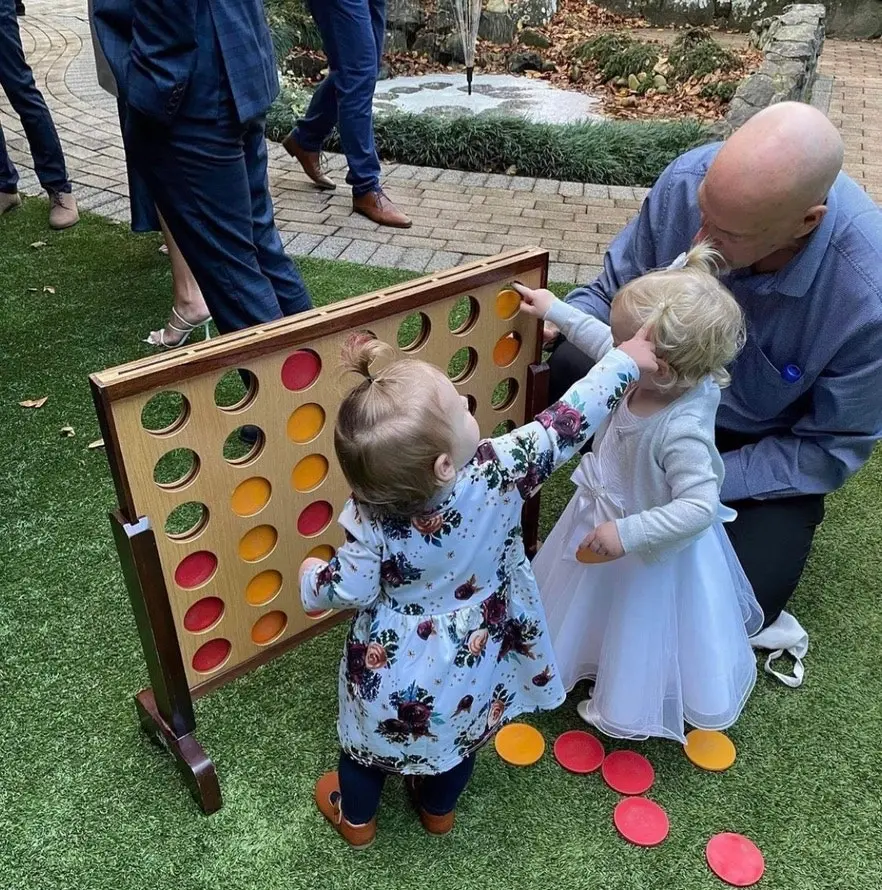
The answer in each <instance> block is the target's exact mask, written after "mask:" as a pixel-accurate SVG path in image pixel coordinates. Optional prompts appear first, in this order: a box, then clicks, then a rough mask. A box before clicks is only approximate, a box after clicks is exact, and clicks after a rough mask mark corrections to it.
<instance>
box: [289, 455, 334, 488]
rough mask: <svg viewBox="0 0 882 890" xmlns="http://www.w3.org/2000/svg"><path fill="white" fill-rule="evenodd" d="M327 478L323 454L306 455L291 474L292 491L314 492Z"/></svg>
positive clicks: (326, 462)
mask: <svg viewBox="0 0 882 890" xmlns="http://www.w3.org/2000/svg"><path fill="white" fill-rule="evenodd" d="M327 478H328V459H327V458H326V457H325V456H324V455H323V454H308V455H307V456H306V457H304V458H303V459H302V460H299V461H298V462H297V465H296V466H295V467H294V469H293V470H292V472H291V487H292V488H293V489H294V491H300V492H305V491H314V490H315V489H316V488H318V487H319V486H320V485H321V484H322V482H324V481H325V479H327Z"/></svg>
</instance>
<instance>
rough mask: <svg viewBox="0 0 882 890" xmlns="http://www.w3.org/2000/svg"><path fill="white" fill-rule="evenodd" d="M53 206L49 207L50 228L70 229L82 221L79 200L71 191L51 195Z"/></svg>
mask: <svg viewBox="0 0 882 890" xmlns="http://www.w3.org/2000/svg"><path fill="white" fill-rule="evenodd" d="M49 200H50V201H51V202H52V206H51V207H50V208H49V228H50V229H69V228H70V227H71V226H75V225H76V224H77V223H78V222H79V221H80V212H79V210H77V200H76V198H74V196H73V195H71V194H70V193H69V192H55V194H52V195H50V196H49Z"/></svg>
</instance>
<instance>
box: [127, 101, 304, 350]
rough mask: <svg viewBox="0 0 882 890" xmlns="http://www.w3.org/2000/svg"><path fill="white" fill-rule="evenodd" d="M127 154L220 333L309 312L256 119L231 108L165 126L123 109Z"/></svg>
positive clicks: (260, 121)
mask: <svg viewBox="0 0 882 890" xmlns="http://www.w3.org/2000/svg"><path fill="white" fill-rule="evenodd" d="M125 117H126V122H125V134H124V136H125V147H126V156H127V158H128V159H129V160H130V161H131V163H132V165H133V167H134V168H135V170H136V171H137V173H138V174H139V175H140V176H141V177H143V179H144V181H145V183H146V186H147V189H148V190H149V193H150V196H151V197H152V198H153V200H154V201H155V202H156V206H157V207H158V208H159V210H160V212H161V213H162V216H163V218H164V219H165V221H166V224H167V225H168V227H169V229H170V231H171V233H172V235H173V237H174V239H175V241H176V242H177V244H178V247H180V249H181V253H182V254H183V255H184V259H185V260H186V261H187V264H188V265H189V267H190V269H191V271H192V272H193V277H194V278H195V279H196V282H197V283H198V285H199V287H200V289H201V290H202V295H203V296H204V297H205V302H206V303H207V304H208V308H209V309H210V310H211V314H212V316H213V318H214V321H215V324H216V325H217V328H218V330H219V331H220V332H221V333H222V334H226V333H229V332H230V331H238V330H241V329H242V328H247V327H251V326H252V325H256V324H262V323H265V322H268V321H275V320H276V319H279V318H282V317H283V316H286V315H293V314H294V313H296V312H302V311H304V310H305V309H310V308H312V303H311V301H310V299H309V294H308V293H307V290H306V286H305V285H304V283H303V279H302V278H301V277H300V273H299V272H298V271H297V268H296V267H295V266H294V263H293V262H292V261H291V259H290V258H289V257H288V256H286V254H285V250H284V248H283V247H282V239H281V238H280V237H279V233H278V231H277V230H276V224H275V218H274V214H273V203H272V198H271V197H270V191H269V181H268V176H267V151H266V139H265V137H264V127H265V123H266V122H265V119H264V118H262V117H261V118H258V119H255V120H252V121H248V122H246V123H244V124H242V123H239V121H238V120H237V118H236V114H235V110H234V109H233V108H232V102H231V101H230V100H229V99H227V101H224V102H222V103H221V112H220V115H219V117H218V119H217V120H203V119H199V120H197V119H191V118H186V117H181V116H179V117H176V118H175V119H174V120H173V122H172V123H171V124H170V125H168V124H165V123H160V122H158V121H154V120H152V119H151V118H148V117H145V116H144V115H143V114H141V113H140V112H138V111H136V110H135V109H133V108H132V107H131V106H129V107H128V109H127V112H126V115H125Z"/></svg>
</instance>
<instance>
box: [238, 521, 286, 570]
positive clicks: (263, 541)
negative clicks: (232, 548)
mask: <svg viewBox="0 0 882 890" xmlns="http://www.w3.org/2000/svg"><path fill="white" fill-rule="evenodd" d="M278 540H279V533H278V532H277V531H276V530H275V529H274V528H273V527H272V526H271V525H258V526H255V528H252V529H251V530H250V531H247V532H245V534H244V535H242V538H241V540H240V541H239V556H240V557H241V558H242V559H244V560H245V562H257V561H258V560H259V559H263V558H264V557H265V556H267V555H268V554H270V553H271V552H272V550H273V548H274V547H275V546H276V542H277V541H278Z"/></svg>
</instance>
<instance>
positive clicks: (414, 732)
mask: <svg viewBox="0 0 882 890" xmlns="http://www.w3.org/2000/svg"><path fill="white" fill-rule="evenodd" d="M387 351H389V347H387V346H385V344H382V343H379V342H378V341H376V340H366V339H364V338H362V339H360V340H351V341H350V342H349V344H348V345H347V347H346V348H345V350H344V355H343V364H344V368H346V369H347V370H350V371H354V372H356V373H358V374H360V375H361V376H362V380H361V382H360V383H358V385H356V386H355V387H354V389H352V390H351V391H350V392H349V394H348V395H347V396H346V397H345V399H344V400H343V402H342V404H341V406H340V410H339V413H338V417H337V423H336V429H335V448H336V452H337V457H338V460H339V462H340V466H341V468H342V470H343V473H344V475H345V476H346V479H347V481H348V483H349V484H350V485H351V487H352V492H353V494H352V498H351V499H350V500H349V501H348V503H347V504H346V506H345V508H344V510H343V512H342V514H341V516H340V520H339V521H340V524H341V525H342V526H343V529H344V531H345V534H346V542H345V543H344V544H343V546H341V547H340V549H339V551H338V552H337V554H336V555H335V556H334V558H333V559H332V560H331V561H330V562H329V563H326V562H324V561H322V560H317V559H307V560H306V561H304V563H303V565H302V566H301V569H300V590H301V599H302V602H303V607H304V609H306V610H308V611H314V610H318V609H328V608H331V609H350V608H353V609H355V610H356V612H355V616H354V618H353V620H352V625H351V628H350V631H349V635H348V637H347V639H346V644H345V651H344V655H343V658H342V661H341V665H340V675H339V700H340V704H339V719H338V726H337V729H338V735H339V739H340V745H341V749H342V750H341V753H340V759H339V769H338V771H337V772H332V773H327V774H326V775H324V776H322V777H321V778H320V779H319V781H318V782H317V784H316V787H315V800H316V803H317V805H318V808H319V810H320V811H321V812H322V814H323V815H324V816H325V817H326V818H327V819H328V820H329V821H330V822H331V824H332V825H333V826H334V828H335V829H336V830H337V831H338V832H339V833H340V834H341V835H342V837H343V838H344V839H345V840H346V841H347V842H348V843H349V844H351V845H352V846H353V847H359V848H360V847H365V846H367V845H369V844H370V843H371V842H372V841H373V839H374V836H375V834H376V811H377V807H378V804H379V799H380V792H381V790H382V787H383V782H384V779H385V777H386V775H387V774H389V773H398V774H401V775H404V776H405V777H407V780H408V791H409V792H410V794H411V797H412V799H413V801H414V804H415V805H416V807H417V809H418V811H419V815H420V819H421V821H422V824H423V826H424V828H425V829H426V830H427V831H428V832H430V833H432V834H446V833H447V832H448V831H450V830H451V828H452V827H453V821H454V808H455V806H456V802H457V800H458V798H459V795H460V793H461V792H462V791H463V789H464V788H465V786H466V784H467V783H468V781H469V778H470V776H471V772H472V768H473V765H474V755H475V752H476V751H477V749H478V748H479V747H480V746H481V745H483V744H484V743H485V742H486V741H487V740H488V739H489V738H491V737H492V735H493V733H494V732H495V731H496V730H497V729H498V728H499V727H500V726H501V725H502V724H503V723H504V722H506V721H509V720H511V719H512V718H514V717H516V716H517V715H519V714H521V713H524V712H527V711H535V710H540V709H541V710H547V709H551V708H555V707H557V706H558V705H559V704H560V703H561V702H562V701H563V699H564V689H563V686H562V685H561V682H560V679H559V678H558V675H557V669H556V667H555V663H554V658H553V655H552V651H551V648H550V646H549V642H548V638H547V632H546V625H545V616H544V613H543V611H542V605H541V603H540V600H539V595H538V590H537V588H536V582H535V579H534V577H533V572H532V570H531V568H530V563H529V561H528V560H527V557H526V555H525V553H524V545H523V538H522V532H521V525H520V523H521V508H522V506H523V502H524V499H525V498H527V497H529V496H530V495H531V494H533V493H534V492H535V491H536V490H537V489H538V488H539V487H540V486H541V485H542V483H543V482H544V481H545V480H546V479H547V478H548V477H549V476H550V475H551V472H552V471H553V470H554V469H555V467H557V466H558V465H559V464H561V463H563V462H564V461H566V460H567V459H568V458H570V457H571V456H572V455H574V454H576V453H577V452H578V450H579V448H580V447H581V446H582V445H583V444H584V443H585V442H586V441H587V440H588V439H589V438H590V437H591V436H592V435H593V433H594V431H595V430H596V428H597V426H598V424H599V423H600V421H601V420H602V419H603V418H604V417H606V416H607V414H608V413H609V412H610V411H611V410H612V408H613V407H614V406H615V404H616V402H617V400H618V398H620V396H621V394H622V393H623V392H624V391H625V388H626V387H627V386H628V385H629V384H630V383H631V382H632V381H634V380H635V379H636V378H637V377H638V376H639V373H640V371H641V370H649V371H652V370H654V369H655V368H656V364H655V360H654V358H653V347H652V346H651V345H650V344H649V343H648V341H647V339H646V336H645V332H643V331H640V332H638V334H637V335H636V336H635V337H634V338H633V339H631V340H629V341H628V342H626V343H623V344H622V345H621V346H620V347H619V348H617V349H614V350H611V351H610V352H609V353H608V354H607V355H606V356H604V358H603V359H602V360H601V361H600V362H598V364H597V365H596V366H595V367H594V368H593V369H592V371H591V372H590V374H588V375H587V376H586V377H585V378H584V379H582V380H580V381H579V382H577V383H576V384H574V385H573V387H572V388H571V389H570V390H569V392H567V394H566V395H565V396H564V397H563V399H562V400H561V401H560V402H558V403H556V404H555V405H553V406H552V407H551V408H549V409H548V410H546V411H544V412H542V413H541V414H540V415H539V416H538V417H537V418H536V420H535V421H534V422H532V423H529V424H527V425H525V426H523V427H521V428H520V429H517V430H515V431H513V432H511V433H509V434H507V435H504V436H500V437H498V438H495V439H489V440H485V441H483V442H481V441H479V434H478V427H477V424H476V422H475V419H474V418H473V417H472V415H471V414H470V413H469V409H468V403H467V400H466V399H465V398H464V397H462V396H460V395H459V394H458V392H457V391H456V388H455V387H454V386H453V384H452V383H451V382H450V380H449V379H448V378H447V377H446V376H445V375H444V373H443V372H442V371H440V370H438V369H437V368H436V367H434V366H432V365H429V364H427V363H425V362H422V361H418V360H414V359H399V360H394V361H392V362H391V363H390V364H387V365H386V366H385V367H383V368H380V369H379V370H373V371H372V365H373V364H374V362H375V360H376V359H377V358H379V357H380V355H381V354H382V353H384V352H387Z"/></svg>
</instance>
